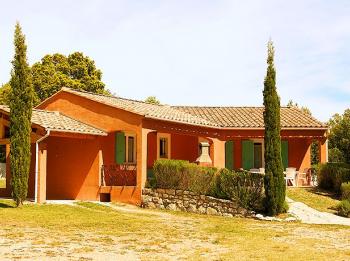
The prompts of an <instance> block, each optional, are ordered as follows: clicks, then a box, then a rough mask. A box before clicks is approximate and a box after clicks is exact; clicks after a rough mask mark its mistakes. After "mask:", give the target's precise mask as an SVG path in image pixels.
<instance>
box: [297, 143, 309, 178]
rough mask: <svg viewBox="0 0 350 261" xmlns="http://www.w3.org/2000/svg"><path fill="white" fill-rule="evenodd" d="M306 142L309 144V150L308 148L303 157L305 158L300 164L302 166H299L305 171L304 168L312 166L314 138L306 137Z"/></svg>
mask: <svg viewBox="0 0 350 261" xmlns="http://www.w3.org/2000/svg"><path fill="white" fill-rule="evenodd" d="M305 142H306V144H307V150H306V152H305V154H304V157H303V160H302V162H301V164H300V167H299V170H300V171H304V169H306V168H310V167H311V143H312V140H310V139H306V140H305Z"/></svg>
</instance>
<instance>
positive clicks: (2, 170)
mask: <svg viewBox="0 0 350 261" xmlns="http://www.w3.org/2000/svg"><path fill="white" fill-rule="evenodd" d="M0 188H6V145H0Z"/></svg>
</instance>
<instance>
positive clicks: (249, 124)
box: [173, 106, 327, 129]
mask: <svg viewBox="0 0 350 261" xmlns="http://www.w3.org/2000/svg"><path fill="white" fill-rule="evenodd" d="M173 108H175V109H177V110H181V111H184V112H187V113H190V114H192V115H195V116H197V117H201V118H203V119H207V120H209V121H211V122H214V123H216V124H217V125H219V126H220V127H227V128H263V127H264V119H263V112H264V107H196V106H174V107H173ZM281 127H282V128H325V129H326V128H327V126H326V125H325V124H323V123H321V122H320V121H318V120H316V119H315V118H314V117H312V116H311V115H309V114H307V113H305V112H303V111H302V110H300V109H298V108H296V107H281Z"/></svg>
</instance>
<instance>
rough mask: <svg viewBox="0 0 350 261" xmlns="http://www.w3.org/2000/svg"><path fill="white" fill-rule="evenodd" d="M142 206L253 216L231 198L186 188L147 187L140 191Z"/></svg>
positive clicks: (208, 213)
mask: <svg viewBox="0 0 350 261" xmlns="http://www.w3.org/2000/svg"><path fill="white" fill-rule="evenodd" d="M142 207H144V208H153V209H154V208H158V209H168V210H178V211H186V212H192V213H199V214H207V215H218V216H227V217H233V216H245V217H246V216H253V215H254V213H253V212H251V211H249V210H246V209H244V208H241V207H239V206H238V204H237V203H236V202H234V201H231V200H225V199H218V198H213V197H209V196H205V195H198V194H196V193H193V192H190V191H186V190H175V189H149V188H146V189H144V190H143V193H142Z"/></svg>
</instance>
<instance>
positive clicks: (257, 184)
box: [148, 159, 264, 211]
mask: <svg viewBox="0 0 350 261" xmlns="http://www.w3.org/2000/svg"><path fill="white" fill-rule="evenodd" d="M153 173H154V180H150V181H149V183H148V184H149V186H151V187H153V188H165V189H182V190H189V191H192V192H195V193H197V194H204V195H209V196H213V197H217V198H223V199H232V200H235V201H237V202H239V204H240V205H241V206H242V207H245V208H248V209H254V210H259V211H260V210H262V202H263V198H264V193H263V187H264V186H263V182H264V178H263V176H262V175H260V174H252V173H250V172H247V171H241V172H232V171H230V170H228V169H221V170H220V171H218V170H217V169H216V168H213V167H202V166H198V165H197V164H194V163H189V162H188V161H183V160H167V159H161V160H157V161H156V162H155V163H154V167H153Z"/></svg>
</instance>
